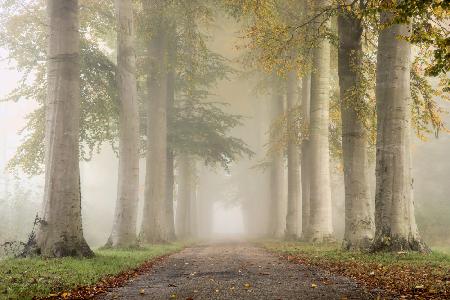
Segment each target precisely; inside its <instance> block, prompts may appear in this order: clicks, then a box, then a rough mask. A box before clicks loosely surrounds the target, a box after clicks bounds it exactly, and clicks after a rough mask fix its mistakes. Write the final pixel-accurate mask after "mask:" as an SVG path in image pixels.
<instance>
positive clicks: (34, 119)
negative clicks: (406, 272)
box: [0, 0, 450, 257]
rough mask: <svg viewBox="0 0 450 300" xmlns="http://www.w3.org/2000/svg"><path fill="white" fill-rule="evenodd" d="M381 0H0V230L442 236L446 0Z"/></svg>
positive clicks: (400, 238)
mask: <svg viewBox="0 0 450 300" xmlns="http://www.w3.org/2000/svg"><path fill="white" fill-rule="evenodd" d="M387 2H389V1H377V0H370V1H350V0H345V1H344V0H339V1H334V0H320V1H308V0H296V1H294V0H263V1H253V0H248V1H247V0H246V1H240V0H222V1H219V0H208V1H200V0H189V1H160V0H143V1H131V0H117V1H115V2H114V1H110V0H95V1H94V0H79V1H77V0H64V1H60V0H48V1H43V0H42V1H41V0H30V1H23V0H10V1H3V2H2V3H1V4H0V14H1V15H0V17H1V21H0V27H1V31H0V49H1V54H2V58H4V59H5V60H2V61H1V67H2V71H1V72H2V73H1V77H2V78H5V82H6V78H7V77H10V76H13V77H16V78H17V80H15V81H14V82H11V83H9V84H8V85H7V86H6V88H4V87H2V90H1V91H2V92H4V95H3V98H4V100H5V101H4V102H1V103H0V109H1V110H0V116H1V118H2V121H0V122H1V125H0V129H1V131H0V138H1V139H2V144H1V148H2V149H1V150H2V156H1V163H2V168H4V169H5V172H4V173H2V175H1V177H0V178H1V192H0V205H1V210H0V216H1V220H2V221H1V226H0V244H2V243H4V242H9V241H26V240H27V238H28V237H30V232H31V230H32V227H33V222H34V223H35V229H36V231H35V232H34V234H33V235H31V239H29V241H28V244H27V245H26V247H25V254H26V255H34V254H39V255H43V256H48V257H54V256H56V257H59V256H91V255H93V252H92V251H91V248H93V247H99V246H104V245H107V246H109V247H130V246H136V245H138V244H139V243H141V244H151V243H161V242H163V243H164V242H171V241H174V240H176V239H217V238H225V237H240V238H268V237H269V238H286V239H302V240H306V241H310V242H313V243H326V242H329V241H336V240H339V241H341V240H342V241H343V247H344V249H348V250H353V249H363V250H370V251H385V250H388V251H392V250H393V251H400V250H414V251H423V252H427V251H429V246H430V245H438V244H439V245H444V246H445V245H447V246H448V245H449V244H450V235H449V229H450V218H449V216H450V197H449V195H450V187H449V186H448V182H449V178H450V162H448V159H447V155H448V149H449V147H450V138H449V135H448V129H447V127H446V121H447V122H448V121H449V120H450V119H449V117H448V115H447V114H446V109H448V108H449V107H450V105H449V103H448V102H447V100H448V88H449V80H448V67H449V65H448V61H449V60H448V56H449V54H448V46H446V45H447V44H446V43H448V4H446V2H444V1H407V2H403V1H398V2H396V1H393V2H392V3H391V2H389V3H387ZM446 41H447V42H446ZM7 68H10V69H7ZM17 116H19V117H17ZM19 129H20V131H19V133H18V130H19ZM36 216H37V218H36ZM22 250H23V249H22Z"/></svg>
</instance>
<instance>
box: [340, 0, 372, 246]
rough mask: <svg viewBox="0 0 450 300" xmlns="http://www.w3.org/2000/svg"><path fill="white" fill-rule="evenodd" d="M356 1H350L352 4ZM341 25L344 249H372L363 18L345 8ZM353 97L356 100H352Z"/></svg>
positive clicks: (348, 1) (341, 14) (348, 3)
mask: <svg viewBox="0 0 450 300" xmlns="http://www.w3.org/2000/svg"><path fill="white" fill-rule="evenodd" d="M352 2H353V1H352V0H347V1H346V4H347V5H350V4H351V3H352ZM338 28H339V50H338V57H339V58H338V60H339V63H338V64H339V68H338V70H339V86H340V91H341V92H340V98H341V99H340V102H341V118H342V151H343V162H344V182H345V232H344V242H343V248H344V249H347V250H350V249H356V250H358V249H368V248H369V247H370V245H371V242H372V240H373V236H374V231H375V224H374V222H375V221H374V217H373V213H374V211H373V208H374V204H373V200H372V197H371V193H370V183H369V174H368V170H369V161H368V155H367V148H368V137H367V134H368V133H367V129H366V127H365V126H364V123H363V122H362V119H361V118H362V116H358V112H357V111H356V109H355V107H358V106H361V105H364V101H365V100H364V94H363V93H362V92H356V93H354V92H353V93H352V90H353V91H355V88H356V89H357V88H358V84H359V81H360V79H359V75H358V74H359V73H358V71H357V69H356V68H357V67H359V66H360V65H361V55H362V51H363V50H362V43H361V37H362V32H363V28H362V25H361V21H360V20H359V19H358V18H357V17H355V16H354V15H352V14H351V13H348V11H347V10H342V11H341V12H340V15H339V17H338ZM350 97H352V99H349V98H350Z"/></svg>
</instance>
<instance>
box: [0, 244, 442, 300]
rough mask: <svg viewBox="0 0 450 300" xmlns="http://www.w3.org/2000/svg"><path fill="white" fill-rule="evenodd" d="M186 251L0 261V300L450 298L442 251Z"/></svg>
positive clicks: (303, 247)
mask: <svg viewBox="0 0 450 300" xmlns="http://www.w3.org/2000/svg"><path fill="white" fill-rule="evenodd" d="M184 247H185V246H184V245H182V244H174V245H154V246H150V247H146V248H141V249H138V250H136V249H135V250H126V249H123V250H99V251H96V256H95V258H92V259H72V258H64V259H50V260H45V259H40V258H27V259H7V260H2V261H0V299H32V298H33V297H35V298H36V299H92V298H93V297H96V298H95V299H99V300H111V299H184V300H189V299H339V300H344V299H450V255H449V254H444V253H442V252H439V251H436V252H434V253H433V254H431V255H421V254H417V253H416V254H414V253H406V252H399V253H394V254H392V253H389V254H388V253H384V254H383V253H382V254H366V253H361V252H345V251H342V250H340V247H339V245H338V244H328V245H311V244H305V243H300V242H281V241H264V242H261V241H259V242H255V243H252V244H249V243H232V242H228V243H212V244H205V245H195V246H188V247H187V248H184ZM183 248H184V249H183ZM39 297H43V298H39Z"/></svg>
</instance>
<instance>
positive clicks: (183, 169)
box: [175, 154, 193, 239]
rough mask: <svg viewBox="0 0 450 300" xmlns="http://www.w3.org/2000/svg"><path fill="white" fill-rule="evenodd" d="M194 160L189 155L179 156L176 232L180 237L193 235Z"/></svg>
mask: <svg viewBox="0 0 450 300" xmlns="http://www.w3.org/2000/svg"><path fill="white" fill-rule="evenodd" d="M192 183H193V174H192V162H191V160H190V158H189V156H188V155H186V154H181V155H179V157H178V199H177V214H176V218H177V222H176V224H175V225H176V233H177V237H178V238H180V239H185V238H188V237H190V235H191V227H192V226H191V208H192V207H191V206H192V194H193V193H192Z"/></svg>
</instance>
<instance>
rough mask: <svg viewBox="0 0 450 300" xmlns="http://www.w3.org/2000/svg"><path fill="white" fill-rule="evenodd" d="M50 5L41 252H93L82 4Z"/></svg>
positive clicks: (56, 0)
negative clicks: (83, 154) (83, 177)
mask: <svg viewBox="0 0 450 300" xmlns="http://www.w3.org/2000/svg"><path fill="white" fill-rule="evenodd" d="M47 9H48V16H49V24H50V26H49V29H50V32H49V33H50V34H49V47H48V94H47V103H46V109H47V111H46V135H45V150H46V151H45V191H44V202H43V216H42V220H41V221H40V225H39V229H38V232H37V237H36V243H37V248H38V249H37V251H38V253H39V254H41V255H42V256H45V257H64V256H92V255H93V252H92V251H91V250H90V248H89V246H88V245H87V243H86V241H85V239H84V237H83V227H82V221H81V193H80V167H79V121H80V42H79V40H80V33H79V31H78V30H79V6H78V1H77V0H48V4H47Z"/></svg>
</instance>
